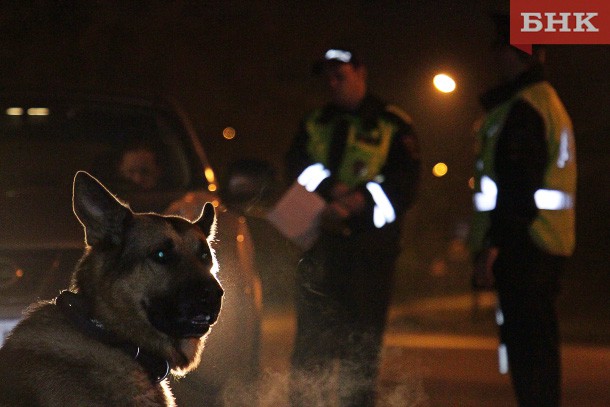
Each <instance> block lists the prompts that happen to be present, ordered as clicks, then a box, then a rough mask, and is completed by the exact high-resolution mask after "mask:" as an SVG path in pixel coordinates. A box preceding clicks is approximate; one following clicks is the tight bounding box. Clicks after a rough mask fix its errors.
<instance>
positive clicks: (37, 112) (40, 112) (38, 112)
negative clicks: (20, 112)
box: [28, 107, 49, 116]
mask: <svg viewBox="0 0 610 407" xmlns="http://www.w3.org/2000/svg"><path fill="white" fill-rule="evenodd" d="M28 115H30V116H48V115H49V109H47V108H46V107H30V108H29V109H28Z"/></svg>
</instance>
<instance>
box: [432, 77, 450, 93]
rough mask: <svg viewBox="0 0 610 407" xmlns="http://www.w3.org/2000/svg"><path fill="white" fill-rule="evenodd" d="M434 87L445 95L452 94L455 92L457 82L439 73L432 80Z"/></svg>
mask: <svg viewBox="0 0 610 407" xmlns="http://www.w3.org/2000/svg"><path fill="white" fill-rule="evenodd" d="M432 83H434V87H436V89H438V90H439V91H441V92H443V93H451V92H453V91H454V90H455V81H454V80H453V78H451V77H450V76H449V75H447V74H444V73H439V74H438V75H435V76H434V79H433V80H432Z"/></svg>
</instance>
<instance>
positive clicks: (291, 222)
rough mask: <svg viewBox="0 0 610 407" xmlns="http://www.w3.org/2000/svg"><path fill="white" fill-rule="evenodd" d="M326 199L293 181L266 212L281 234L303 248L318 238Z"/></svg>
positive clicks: (307, 247)
mask: <svg viewBox="0 0 610 407" xmlns="http://www.w3.org/2000/svg"><path fill="white" fill-rule="evenodd" d="M325 207H326V201H324V199H322V197H320V195H318V194H316V193H315V192H309V191H307V190H306V189H305V187H303V186H302V185H300V184H299V183H297V182H295V183H294V184H293V185H292V186H291V187H290V189H288V191H287V192H286V193H285V194H284V196H282V198H281V199H280V200H279V201H278V203H277V204H276V205H275V207H274V208H273V209H272V210H271V211H270V212H269V213H268V214H267V220H268V221H269V222H271V223H272V224H273V225H274V226H275V227H276V228H277V230H279V231H280V233H281V234H282V235H284V236H285V237H286V238H288V239H290V240H291V241H292V242H294V243H295V244H296V245H297V246H299V247H300V248H301V249H303V250H307V249H309V248H311V246H313V244H314V243H315V242H316V240H317V238H318V233H319V225H320V214H321V213H322V211H323V210H324V208H325Z"/></svg>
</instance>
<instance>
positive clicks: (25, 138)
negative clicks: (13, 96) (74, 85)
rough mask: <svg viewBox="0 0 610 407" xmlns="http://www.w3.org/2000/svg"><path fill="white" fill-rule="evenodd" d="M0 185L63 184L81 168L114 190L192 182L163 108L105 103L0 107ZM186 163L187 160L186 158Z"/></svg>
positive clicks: (177, 133) (181, 139)
mask: <svg viewBox="0 0 610 407" xmlns="http://www.w3.org/2000/svg"><path fill="white" fill-rule="evenodd" d="M0 109H1V110H0V188H2V191H4V192H5V193H7V191H11V190H19V189H27V188H38V187H44V188H47V187H50V188H53V187H57V186H60V185H65V184H69V183H71V182H72V178H73V176H74V174H75V172H76V171H78V170H86V171H89V172H90V173H91V174H92V175H94V176H96V177H98V178H99V179H100V180H102V181H103V182H104V183H106V185H108V186H112V187H113V188H114V189H115V190H119V191H120V190H121V189H122V187H125V188H127V187H128V188H129V189H135V190H137V189H141V190H150V189H156V190H163V189H177V188H184V187H187V186H188V185H190V184H191V183H192V180H191V179H190V177H191V174H192V168H190V164H189V158H188V155H189V154H192V152H190V151H188V150H187V149H186V148H185V146H184V144H183V142H184V135H183V134H180V132H181V131H182V130H181V127H179V126H177V123H176V120H174V119H173V117H172V116H170V115H169V114H164V112H163V111H157V110H154V109H152V108H144V107H139V106H131V105H125V106H124V105H120V104H110V103H94V102H87V103H80V102H79V103H73V102H70V103H52V104H48V103H45V104H42V103H27V104H10V105H9V104H4V105H2V106H0ZM191 161H192V160H191Z"/></svg>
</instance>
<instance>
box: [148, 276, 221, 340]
mask: <svg viewBox="0 0 610 407" xmlns="http://www.w3.org/2000/svg"><path fill="white" fill-rule="evenodd" d="M223 294H224V292H223V290H222V287H221V286H220V284H219V283H218V282H217V281H216V280H213V281H208V282H190V283H185V284H183V285H181V286H180V287H178V288H177V289H175V290H174V291H173V292H170V293H169V294H167V295H163V296H159V297H155V298H153V299H152V300H151V301H150V303H149V305H148V306H147V307H146V311H147V313H148V319H149V320H150V322H151V324H152V325H153V326H154V327H155V328H156V329H158V330H159V331H161V332H163V333H165V334H167V335H169V336H171V337H174V338H200V337H202V336H203V335H205V334H206V333H207V332H208V331H209V330H210V327H211V326H212V324H214V323H215V322H216V320H217V319H218V315H219V314H220V307H221V305H222V296H223Z"/></svg>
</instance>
